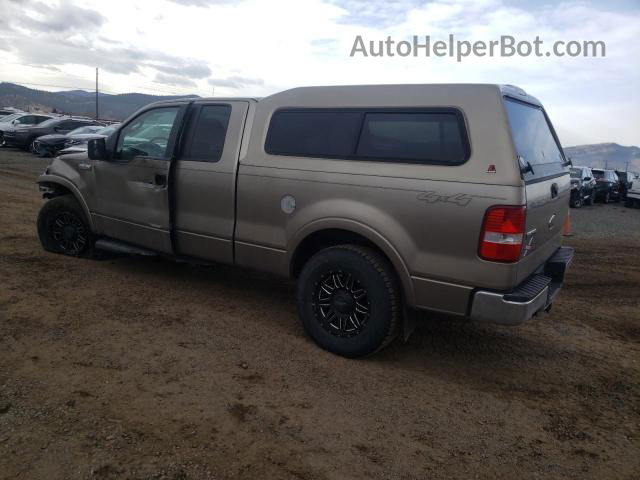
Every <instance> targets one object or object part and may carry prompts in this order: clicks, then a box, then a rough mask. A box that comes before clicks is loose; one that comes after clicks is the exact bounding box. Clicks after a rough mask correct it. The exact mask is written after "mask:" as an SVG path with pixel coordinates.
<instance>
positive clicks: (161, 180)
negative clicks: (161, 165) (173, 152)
mask: <svg viewBox="0 0 640 480" xmlns="http://www.w3.org/2000/svg"><path fill="white" fill-rule="evenodd" d="M154 183H155V184H156V185H158V186H159V187H166V186H167V176H166V175H160V174H157V173H156V176H155V179H154Z"/></svg>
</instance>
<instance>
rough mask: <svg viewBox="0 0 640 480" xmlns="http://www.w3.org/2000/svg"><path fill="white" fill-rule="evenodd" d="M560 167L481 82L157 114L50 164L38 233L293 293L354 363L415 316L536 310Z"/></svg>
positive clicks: (314, 327)
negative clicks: (257, 273) (243, 273)
mask: <svg viewBox="0 0 640 480" xmlns="http://www.w3.org/2000/svg"><path fill="white" fill-rule="evenodd" d="M568 165H569V162H567V161H566V159H565V157H564V153H563V151H562V148H561V146H560V143H559V141H558V138H557V136H556V134H555V132H554V129H553V127H552V125H551V122H550V121H549V118H548V117H547V114H546V113H545V110H544V108H543V107H542V105H541V103H540V102H539V101H538V100H536V99H535V98H534V97H532V96H530V95H528V94H527V93H525V92H524V91H523V90H521V89H519V88H517V87H511V86H496V85H367V86H336V87H304V88H296V89H292V90H288V91H285V92H282V93H278V94H275V95H272V96H269V97H266V98H263V99H254V98H212V99H186V100H177V101H169V102H162V103H155V104H153V105H149V106H147V107H145V108H143V109H141V110H140V111H138V112H136V113H135V114H134V115H132V116H131V117H130V118H129V119H128V120H127V121H125V122H124V123H123V124H122V126H121V127H120V128H119V129H118V130H117V131H116V132H115V133H113V134H112V135H111V136H109V137H108V138H107V139H97V140H92V141H90V142H89V146H88V153H87V154H72V155H65V156H64V157H59V158H56V159H54V160H53V162H52V163H51V165H50V166H49V167H48V168H47V170H46V172H45V173H44V174H43V175H42V176H41V177H40V178H39V180H38V182H39V184H40V188H41V190H42V191H43V195H44V197H45V198H47V199H48V201H47V202H46V203H45V204H44V205H43V207H42V210H41V212H40V215H39V217H38V234H39V237H40V240H41V242H42V245H43V246H44V248H45V249H46V250H48V251H51V252H57V253H64V254H68V255H76V256H86V255H90V254H91V253H92V252H93V251H94V249H102V250H115V251H124V252H131V253H136V252H137V253H154V254H159V255H165V256H167V257H173V258H180V259H186V260H190V261H194V262H203V263H209V262H220V263H226V264H233V265H238V266H241V267H249V268H252V269H257V270H261V271H265V272H271V273H274V274H277V275H280V276H283V277H288V278H293V279H296V281H297V305H298V310H299V314H300V317H301V319H302V322H303V324H304V326H305V329H306V331H307V332H308V333H309V335H310V336H311V337H312V338H313V339H314V340H315V341H316V342H317V343H318V344H319V345H320V346H322V347H323V348H325V349H328V350H330V351H332V352H335V353H337V354H340V355H344V356H348V357H357V356H361V355H366V354H369V353H372V352H375V351H376V350H379V349H381V348H382V347H384V346H385V345H387V344H388V343H389V342H390V341H391V340H392V339H393V338H394V337H395V336H396V335H397V334H398V333H399V332H404V334H405V335H407V333H408V331H409V330H410V327H411V324H412V322H413V320H412V319H413V318H414V316H413V312H415V311H416V310H429V311H434V312H446V313H448V314H455V315H460V316H464V317H468V318H471V319H473V320H476V321H481V322H496V323H501V324H509V325H515V324H519V323H521V322H524V321H525V320H527V319H529V318H530V317H532V316H533V315H535V314H536V313H538V312H540V311H542V310H544V309H548V308H549V307H550V306H551V303H552V302H553V300H554V298H555V297H556V295H557V293H558V291H559V289H560V287H561V285H562V282H563V278H564V273H565V270H566V268H567V265H568V264H569V262H570V261H571V258H572V255H573V250H572V249H571V248H569V247H562V246H561V238H562V236H561V229H562V225H563V222H564V220H565V217H566V215H567V211H568V206H569V195H570V177H569V169H568Z"/></svg>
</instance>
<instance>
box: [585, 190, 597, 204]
mask: <svg viewBox="0 0 640 480" xmlns="http://www.w3.org/2000/svg"><path fill="white" fill-rule="evenodd" d="M595 201H596V192H591V195H589V198H588V199H587V200H585V201H584V203H585V204H586V205H589V206H591V205H593V204H594V203H595Z"/></svg>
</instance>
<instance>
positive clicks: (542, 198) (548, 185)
mask: <svg viewBox="0 0 640 480" xmlns="http://www.w3.org/2000/svg"><path fill="white" fill-rule="evenodd" d="M570 192H571V184H570V180H569V174H568V173H567V174H566V175H562V176H559V177H554V178H550V179H546V180H542V181H538V182H534V183H528V184H527V185H526V186H525V195H526V198H527V223H526V225H527V226H526V230H525V232H526V233H525V238H524V248H523V252H522V255H523V257H522V260H521V261H520V262H519V263H518V273H517V277H518V282H521V281H523V280H525V279H526V278H527V277H528V276H529V275H531V274H532V273H533V272H534V271H535V270H536V269H537V268H538V267H539V266H540V265H542V264H543V263H544V262H546V261H547V260H548V259H549V257H550V256H551V255H553V253H554V252H555V251H556V250H557V249H558V248H559V247H560V245H561V243H562V227H563V225H564V222H565V219H566V217H567V214H568V212H569V195H570Z"/></svg>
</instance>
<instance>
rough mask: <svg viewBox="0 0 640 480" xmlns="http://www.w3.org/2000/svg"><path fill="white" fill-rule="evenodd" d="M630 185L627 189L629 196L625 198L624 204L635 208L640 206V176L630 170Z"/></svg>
mask: <svg viewBox="0 0 640 480" xmlns="http://www.w3.org/2000/svg"><path fill="white" fill-rule="evenodd" d="M628 178H629V181H630V183H629V186H628V189H627V198H625V200H624V206H625V207H629V208H633V207H640V177H638V176H636V174H634V173H632V172H629V176H628Z"/></svg>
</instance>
